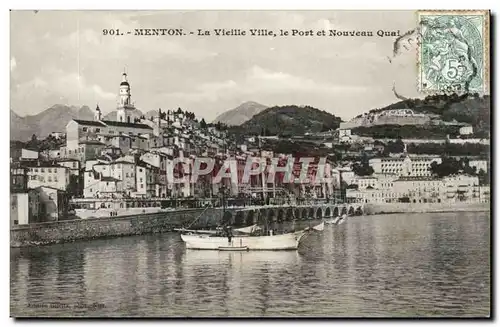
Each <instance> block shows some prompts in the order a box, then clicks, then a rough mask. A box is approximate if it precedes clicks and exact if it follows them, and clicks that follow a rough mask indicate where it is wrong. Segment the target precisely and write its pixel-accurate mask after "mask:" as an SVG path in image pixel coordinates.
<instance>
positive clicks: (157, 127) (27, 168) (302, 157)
mask: <svg viewBox="0 0 500 327" xmlns="http://www.w3.org/2000/svg"><path fill="white" fill-rule="evenodd" d="M118 97H119V101H118V105H117V108H116V115H113V117H110V116H109V115H108V116H104V115H103V112H102V110H101V108H100V107H99V106H98V105H97V106H96V107H95V110H94V112H93V116H94V117H93V119H79V118H70V121H69V122H68V123H67V125H66V126H65V127H62V126H61V129H60V130H57V131H53V132H52V133H50V135H49V136H48V137H47V138H45V139H41V140H38V136H37V135H33V137H32V139H31V140H30V141H28V142H11V224H12V225H18V224H29V223H38V222H45V221H55V220H64V219H74V218H88V217H100V216H107V217H109V216H115V215H123V214H130V213H142V212H151V211H157V210H168V209H172V208H178V207H200V206H205V205H207V204H210V205H214V206H220V205H223V204H226V203H227V204H229V205H234V206H246V205H267V204H274V205H280V204H293V203H299V202H301V201H302V202H304V201H326V202H330V201H331V202H335V203H340V202H356V203H454V202H465V203H484V202H489V198H490V195H489V192H490V190H489V171H490V164H489V158H488V154H489V138H488V137H484V135H483V136H481V135H477V134H476V132H477V131H475V130H474V128H475V126H472V125H471V124H468V123H463V122H456V121H455V122H451V123H449V122H443V121H440V120H439V119H438V118H439V117H437V116H436V114H428V113H422V112H421V110H420V111H418V112H416V111H414V110H411V109H407V108H400V109H397V108H390V109H387V110H382V111H376V112H370V113H367V114H365V115H362V116H359V117H356V118H354V119H353V120H351V121H350V122H341V120H340V118H338V117H335V116H333V115H330V114H328V113H327V112H323V111H319V110H317V109H314V108H311V107H298V106H288V107H271V108H268V109H265V110H264V107H263V108H261V109H262V110H263V111H262V110H260V111H259V113H257V114H256V115H255V116H254V118H251V119H250V120H248V121H246V122H243V123H242V125H241V126H231V127H228V126H226V125H225V124H223V123H222V122H218V123H216V124H207V123H206V122H205V120H204V119H200V118H198V117H196V116H195V115H194V114H193V113H191V112H189V111H186V110H183V109H181V108H177V109H167V110H162V109H158V110H155V111H150V112H149V113H151V115H138V114H137V113H138V112H140V111H138V110H137V108H136V107H135V104H134V102H133V101H132V96H131V84H130V82H129V81H128V79H127V74H126V73H123V75H122V81H121V83H120V85H119V94H118ZM298 113H300V115H299V114H298ZM311 115H313V117H312V118H311ZM269 117H272V118H269ZM290 117H292V118H290ZM297 117H299V118H300V119H299V118H297ZM285 120H286V121H287V122H288V125H287V126H288V127H287V128H286V133H282V134H280V130H281V131H284V129H283V128H281V127H280V126H281V125H280V124H281V123H280V121H281V122H283V121H285ZM291 120H293V124H292V123H290V121H291ZM391 126H393V127H394V126H396V127H395V128H397V129H399V130H396V132H394V130H393V131H392V132H391V131H390V127H391ZM449 126H452V127H453V128H454V129H453V130H454V131H455V132H454V134H453V135H446V136H444V137H442V135H438V136H436V137H434V136H431V137H426V136H425V132H424V134H423V135H422V134H418V136H415V137H414V138H412V137H409V136H408V135H406V136H405V135H403V134H404V133H406V132H405V131H408V130H409V128H415V129H417V130H418V131H420V132H421V131H422V130H424V131H425V130H426V129H427V130H432V129H433V128H434V129H438V130H440V131H442V130H445V129H446V128H449ZM309 127H310V128H309ZM13 128H15V127H13ZM374 129H376V132H373V131H374ZM402 129H404V131H403V132H402ZM297 130H300V133H297V132H296V131H297ZM294 133H295V134H294ZM377 133H378V134H377ZM285 134H286V135H285ZM408 134H410V136H411V135H417V134H415V133H413V134H412V133H408Z"/></svg>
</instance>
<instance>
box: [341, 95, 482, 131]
mask: <svg viewBox="0 0 500 327" xmlns="http://www.w3.org/2000/svg"><path fill="white" fill-rule="evenodd" d="M490 100H491V99H490V96H482V97H480V96H479V95H478V94H473V95H470V94H465V95H461V96H458V95H456V94H452V95H432V96H427V97H426V98H424V99H406V100H403V101H399V102H396V103H393V104H391V105H389V106H386V107H384V108H380V109H373V110H370V111H369V113H370V114H374V113H378V112H381V111H384V110H388V109H412V110H413V111H414V112H415V113H423V114H427V115H431V116H432V117H433V119H434V124H432V123H431V121H430V119H429V118H427V119H429V121H428V122H426V123H425V124H413V125H412V124H404V123H403V122H401V123H399V124H395V123H391V124H380V120H379V121H377V123H378V124H376V123H372V124H369V125H366V126H359V125H358V126H352V127H351V129H352V133H353V134H355V135H360V136H370V137H375V138H385V137H387V138H396V137H398V136H399V137H402V138H445V137H446V136H447V135H449V136H452V137H456V136H457V135H458V134H459V132H458V131H459V128H460V127H461V126H463V125H461V124H458V123H464V124H470V125H472V126H473V128H474V136H475V137H488V135H489V134H490V119H491V118H490ZM360 117H361V115H360V116H358V117H356V118H355V119H353V120H351V121H350V122H349V124H357V123H358V120H357V119H358V118H359V119H364V121H363V123H366V122H367V119H368V120H369V117H370V116H369V115H365V116H364V118H360ZM367 117H368V118H367ZM429 117H430V116H429ZM399 119H400V120H402V119H410V118H399ZM411 119H416V118H411ZM420 120H422V119H420ZM440 121H445V122H454V123H453V124H450V125H446V124H443V123H442V122H440ZM436 122H437V124H436ZM347 125H348V124H347ZM403 125H404V126H403Z"/></svg>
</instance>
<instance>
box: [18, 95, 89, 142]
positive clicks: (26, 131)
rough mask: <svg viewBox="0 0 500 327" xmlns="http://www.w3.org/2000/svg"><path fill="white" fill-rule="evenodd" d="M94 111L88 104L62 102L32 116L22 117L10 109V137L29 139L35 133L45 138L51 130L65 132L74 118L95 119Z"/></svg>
mask: <svg viewBox="0 0 500 327" xmlns="http://www.w3.org/2000/svg"><path fill="white" fill-rule="evenodd" d="M93 117H94V113H93V112H92V110H90V108H89V107H88V106H82V107H77V106H66V105H61V104H56V105H53V106H52V107H50V108H48V109H46V110H44V111H42V112H40V113H38V114H36V115H32V116H24V117H21V116H19V115H17V114H16V113H15V112H14V111H12V110H11V111H10V139H11V140H19V141H27V140H29V139H30V138H31V136H32V135H33V134H35V135H36V136H37V137H38V138H45V137H46V136H47V135H49V134H50V133H51V132H64V131H65V128H66V124H68V122H69V121H70V120H72V119H75V118H77V119H93Z"/></svg>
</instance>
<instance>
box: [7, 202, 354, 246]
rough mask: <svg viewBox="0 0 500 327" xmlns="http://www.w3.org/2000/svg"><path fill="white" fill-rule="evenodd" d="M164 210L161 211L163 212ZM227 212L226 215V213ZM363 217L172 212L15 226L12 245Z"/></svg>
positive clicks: (323, 206) (305, 209)
mask: <svg viewBox="0 0 500 327" xmlns="http://www.w3.org/2000/svg"><path fill="white" fill-rule="evenodd" d="M160 210H161V209H160ZM223 212H224V214H223ZM341 214H346V215H351V216H353V215H362V214H363V205H360V204H334V203H331V204H329V203H319V204H303V205H293V206H292V205H264V206H245V207H236V206H235V207H227V208H225V209H223V208H210V207H206V208H193V209H175V210H172V209H170V210H169V211H166V210H163V211H157V212H150V213H139V214H131V215H120V216H107V217H93V218H86V219H72V220H60V221H54V222H43V223H34V224H29V225H16V226H12V227H11V230H10V246H11V247H25V246H38V245H49V244H57V243H66V242H74V241H78V240H94V239H99V238H107V237H120V236H131V235H142V234H153V233H162V232H170V231H173V229H174V228H182V227H186V226H187V225H188V224H191V223H192V222H193V221H195V223H194V224H192V225H190V227H192V228H213V227H216V226H217V225H218V224H219V223H220V221H221V218H222V219H223V220H224V221H227V222H230V223H231V224H232V225H234V226H238V227H239V226H248V225H251V224H254V223H256V222H257V220H258V218H259V217H265V218H266V219H267V220H268V221H269V222H270V223H284V222H291V221H296V220H313V219H322V218H327V217H332V216H336V215H341Z"/></svg>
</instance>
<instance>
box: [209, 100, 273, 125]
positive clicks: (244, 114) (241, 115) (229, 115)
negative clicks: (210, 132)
mask: <svg viewBox="0 0 500 327" xmlns="http://www.w3.org/2000/svg"><path fill="white" fill-rule="evenodd" d="M266 108H267V106H265V105H263V104H260V103H257V102H255V101H246V102H243V103H242V104H240V105H239V106H237V107H236V108H234V109H231V110H228V111H226V112H224V113H222V114H220V115H219V116H217V118H215V119H214V122H221V123H224V124H226V125H232V126H237V125H241V124H243V123H244V122H246V121H248V120H249V119H251V118H252V117H253V116H254V115H256V114H258V113H260V112H261V111H262V110H264V109H266Z"/></svg>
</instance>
